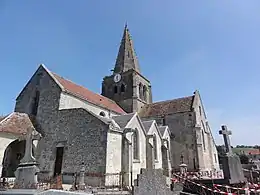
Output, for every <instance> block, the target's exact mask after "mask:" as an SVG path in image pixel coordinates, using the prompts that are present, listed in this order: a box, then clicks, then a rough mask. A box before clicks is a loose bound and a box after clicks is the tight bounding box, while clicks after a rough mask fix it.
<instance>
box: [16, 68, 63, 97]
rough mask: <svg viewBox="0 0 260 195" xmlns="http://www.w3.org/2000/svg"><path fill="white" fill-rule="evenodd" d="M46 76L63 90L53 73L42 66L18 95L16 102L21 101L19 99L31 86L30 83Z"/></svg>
mask: <svg viewBox="0 0 260 195" xmlns="http://www.w3.org/2000/svg"><path fill="white" fill-rule="evenodd" d="M43 73H44V74H46V75H48V76H49V78H50V79H52V80H53V81H54V83H55V84H57V86H58V87H59V88H60V89H61V90H63V89H62V86H61V85H60V84H59V82H58V81H57V80H56V79H55V78H54V77H53V75H52V74H51V72H50V71H49V70H48V69H47V68H46V67H45V66H44V65H43V64H41V65H40V66H39V67H38V69H37V70H36V71H35V72H34V74H33V76H32V77H31V78H30V79H29V81H28V82H27V83H26V85H25V86H24V88H23V89H22V91H21V92H20V93H19V94H18V96H17V98H16V100H18V99H19V97H20V96H21V95H22V94H23V93H24V92H25V91H26V89H27V87H28V86H29V85H30V83H32V82H33V80H34V79H37V77H39V74H41V75H42V74H43Z"/></svg>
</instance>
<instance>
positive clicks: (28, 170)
mask: <svg viewBox="0 0 260 195" xmlns="http://www.w3.org/2000/svg"><path fill="white" fill-rule="evenodd" d="M40 138H41V135H40V134H39V133H38V132H37V131H35V130H34V129H28V131H27V135H26V146H25V154H24V157H23V158H22V159H21V162H20V164H19V166H18V168H17V170H16V171H15V176H16V179H15V188H23V189H27V188H37V183H38V180H37V173H38V172H39V168H38V166H37V163H36V160H35V158H34V157H33V155H32V144H33V143H32V142H33V140H39V139H40Z"/></svg>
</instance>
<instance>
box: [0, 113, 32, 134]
mask: <svg viewBox="0 0 260 195" xmlns="http://www.w3.org/2000/svg"><path fill="white" fill-rule="evenodd" d="M29 127H33V124H32V122H31V120H30V118H29V116H28V115H27V114H25V113H19V112H13V113H11V114H10V115H9V116H7V117H6V118H5V119H4V120H1V121H0V133H1V132H4V133H11V134H15V135H23V134H26V132H27V129H28V128H29Z"/></svg>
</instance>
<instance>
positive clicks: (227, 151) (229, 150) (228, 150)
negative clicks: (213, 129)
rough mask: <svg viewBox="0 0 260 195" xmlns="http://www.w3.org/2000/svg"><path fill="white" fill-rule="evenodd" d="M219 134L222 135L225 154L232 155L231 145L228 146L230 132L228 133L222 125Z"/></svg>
mask: <svg viewBox="0 0 260 195" xmlns="http://www.w3.org/2000/svg"><path fill="white" fill-rule="evenodd" d="M219 134H220V135H223V138H224V143H225V148H226V153H229V154H232V149H231V144H230V139H229V135H231V134H232V132H231V131H228V129H227V126H226V125H222V126H221V130H220V131H219Z"/></svg>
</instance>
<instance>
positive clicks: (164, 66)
mask: <svg viewBox="0 0 260 195" xmlns="http://www.w3.org/2000/svg"><path fill="white" fill-rule="evenodd" d="M259 10H260V1H257V0H255V1H254V0H251V1H238V0H229V1H219V0H215V1H214V0H212V1H208V0H200V1H187V0H186V1H184V0H183V1H173V0H162V1H159V0H157V1H155V0H142V1H140V0H131V1H122V0H109V1H104V0H77V1H64V0H55V1H52V0H45V1H33V0H25V1H9V0H2V1H0V24H1V26H0V67H1V69H0V71H1V72H0V73H1V76H0V83H1V94H0V113H2V114H7V113H9V112H11V111H12V110H13V108H14V103H15V98H16V96H17V95H18V94H19V92H20V91H21V89H22V88H23V87H24V85H25V84H26V82H27V81H28V80H29V78H30V77H31V76H32V74H33V73H34V71H35V70H36V69H37V67H38V65H39V64H41V63H43V64H45V65H46V66H47V67H48V68H49V69H50V70H51V71H53V72H56V73H58V74H60V75H62V76H64V77H67V78H69V79H70V80H73V81H75V82H76V83H79V84H82V85H84V86H86V87H87V88H89V89H90V90H93V91H95V92H100V88H101V81H102V78H103V77H104V76H106V75H108V74H109V73H110V70H111V68H113V66H114V63H115V59H116V55H117V51H118V46H119V43H120V39H121V37H122V32H123V27H124V24H125V21H127V23H128V26H129V28H130V32H131V34H132V37H133V40H134V46H135V49H136V52H137V55H138V58H139V63H140V66H141V69H142V72H143V74H144V75H145V76H146V77H147V78H148V79H150V80H151V82H152V87H153V98H154V101H159V100H166V99H172V98H176V97H181V96H187V95H191V94H192V93H193V92H194V90H195V89H198V90H199V91H200V93H201V96H202V99H203V103H204V106H205V108H206V113H207V115H208V119H209V123H210V125H211V128H212V131H213V134H214V137H215V139H216V142H217V143H222V138H221V137H220V136H219V135H218V134H217V132H218V130H219V128H220V125H222V124H226V125H228V127H230V129H231V130H232V131H233V136H232V143H233V144H234V145H236V144H260V143H259V140H260V120H259V119H260V112H259V108H260V106H259V100H260V97H259V96H260V88H259V83H260V77H259V71H260V54H259V53H260V38H259V36H260V11H259Z"/></svg>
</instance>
